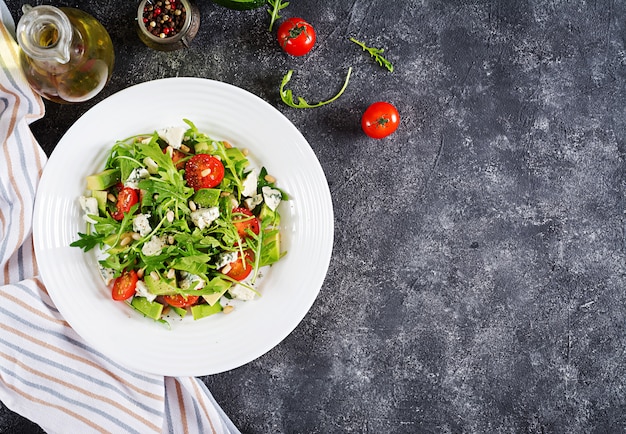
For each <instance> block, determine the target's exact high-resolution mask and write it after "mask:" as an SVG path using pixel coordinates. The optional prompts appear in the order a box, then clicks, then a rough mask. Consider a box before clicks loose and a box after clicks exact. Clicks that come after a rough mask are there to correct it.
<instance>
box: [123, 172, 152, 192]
mask: <svg viewBox="0 0 626 434" xmlns="http://www.w3.org/2000/svg"><path fill="white" fill-rule="evenodd" d="M146 178H150V172H148V170H147V169H146V168H145V167H135V168H134V169H133V171H132V172H130V175H128V179H127V180H126V182H125V183H124V187H130V188H134V189H135V190H137V189H138V188H139V181H141V180H142V179H146Z"/></svg>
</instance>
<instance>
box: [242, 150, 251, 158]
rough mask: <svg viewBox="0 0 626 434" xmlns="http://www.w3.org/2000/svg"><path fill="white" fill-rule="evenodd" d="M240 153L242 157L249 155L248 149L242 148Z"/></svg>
mask: <svg viewBox="0 0 626 434" xmlns="http://www.w3.org/2000/svg"><path fill="white" fill-rule="evenodd" d="M241 153H242V154H243V156H244V157H247V156H248V154H249V153H250V151H248V148H243V149H242V150H241Z"/></svg>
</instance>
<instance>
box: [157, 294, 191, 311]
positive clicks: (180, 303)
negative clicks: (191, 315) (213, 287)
mask: <svg viewBox="0 0 626 434" xmlns="http://www.w3.org/2000/svg"><path fill="white" fill-rule="evenodd" d="M199 298H200V297H199V296H197V295H186V296H185V295H182V294H175V295H166V296H164V297H163V299H164V300H165V301H166V302H167V304H169V305H170V306H174V307H180V308H183V309H184V308H186V307H189V306H193V305H194V304H196V302H197V301H198V299H199Z"/></svg>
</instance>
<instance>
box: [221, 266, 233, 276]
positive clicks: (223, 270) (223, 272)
mask: <svg viewBox="0 0 626 434" xmlns="http://www.w3.org/2000/svg"><path fill="white" fill-rule="evenodd" d="M230 270H232V267H231V266H230V264H228V265H224V268H222V274H228V272H229V271H230Z"/></svg>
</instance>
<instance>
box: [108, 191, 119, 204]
mask: <svg viewBox="0 0 626 434" xmlns="http://www.w3.org/2000/svg"><path fill="white" fill-rule="evenodd" d="M107 199H108V200H109V202H113V203H115V202H117V198H116V197H115V196H114V195H113V193H109V194H107Z"/></svg>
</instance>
